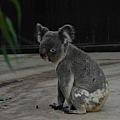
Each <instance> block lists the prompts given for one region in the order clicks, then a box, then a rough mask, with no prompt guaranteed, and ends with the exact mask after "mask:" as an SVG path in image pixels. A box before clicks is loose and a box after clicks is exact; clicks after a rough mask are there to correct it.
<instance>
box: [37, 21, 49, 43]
mask: <svg viewBox="0 0 120 120" xmlns="http://www.w3.org/2000/svg"><path fill="white" fill-rule="evenodd" d="M47 31H49V29H48V28H46V27H43V26H42V25H41V24H40V23H37V24H36V33H37V41H38V42H39V43H40V42H41V40H42V37H43V36H44V34H45V33H46V32H47Z"/></svg>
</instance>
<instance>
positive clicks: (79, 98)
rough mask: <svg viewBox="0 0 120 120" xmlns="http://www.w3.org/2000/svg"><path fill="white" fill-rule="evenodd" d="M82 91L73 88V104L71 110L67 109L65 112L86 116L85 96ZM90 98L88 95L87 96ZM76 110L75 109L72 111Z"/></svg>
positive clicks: (71, 98)
mask: <svg viewBox="0 0 120 120" xmlns="http://www.w3.org/2000/svg"><path fill="white" fill-rule="evenodd" d="M82 91H83V90H82V89H80V88H77V87H73V88H72V90H71V95H70V100H71V103H72V105H73V106H72V107H71V108H66V109H64V110H63V111H64V112H65V113H68V114H85V113H86V108H85V103H86V102H85V95H84V94H83V93H82ZM86 96H88V94H86ZM72 108H74V109H72Z"/></svg>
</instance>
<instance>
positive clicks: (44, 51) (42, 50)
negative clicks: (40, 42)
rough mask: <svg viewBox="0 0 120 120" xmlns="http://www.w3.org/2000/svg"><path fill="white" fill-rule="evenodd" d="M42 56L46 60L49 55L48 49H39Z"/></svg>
mask: <svg viewBox="0 0 120 120" xmlns="http://www.w3.org/2000/svg"><path fill="white" fill-rule="evenodd" d="M39 53H40V56H41V57H42V58H44V57H45V56H46V54H47V49H46V48H41V49H39Z"/></svg>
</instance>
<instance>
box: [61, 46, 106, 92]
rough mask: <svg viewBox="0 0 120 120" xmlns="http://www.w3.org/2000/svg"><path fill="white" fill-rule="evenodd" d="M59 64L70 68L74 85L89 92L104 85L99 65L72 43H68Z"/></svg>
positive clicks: (103, 77) (104, 79) (104, 80)
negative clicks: (64, 54) (63, 57)
mask: <svg viewBox="0 0 120 120" xmlns="http://www.w3.org/2000/svg"><path fill="white" fill-rule="evenodd" d="M61 64H65V66H66V67H69V69H71V71H72V73H73V75H74V85H75V86H78V87H80V88H83V89H86V90H87V91H89V92H90V93H92V92H94V91H96V90H98V89H100V90H102V89H103V88H105V87H106V83H107V81H106V77H105V75H104V73H103V71H102V69H101V68H100V66H99V65H98V64H97V63H96V61H95V60H93V59H92V58H91V57H90V56H89V55H87V54H86V53H85V52H83V51H82V50H80V49H78V48H77V47H75V46H74V45H72V44H69V47H68V50H67V53H66V57H65V59H64V60H63V61H62V62H61Z"/></svg>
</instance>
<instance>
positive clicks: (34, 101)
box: [0, 52, 120, 120]
mask: <svg viewBox="0 0 120 120" xmlns="http://www.w3.org/2000/svg"><path fill="white" fill-rule="evenodd" d="M89 55H90V56H92V57H93V58H94V59H95V60H96V61H97V62H98V63H99V64H100V65H101V67H102V68H103V70H104V72H105V74H106V76H107V79H108V81H109V84H110V96H109V99H108V100H107V102H106V104H105V105H104V107H103V108H102V110H101V111H99V112H89V113H87V114H85V115H73V114H64V113H63V112H62V111H55V110H53V109H51V108H50V107H49V104H51V103H53V102H56V97H57V77H56V74H55V71H54V65H53V64H52V63H48V62H44V61H43V60H42V59H41V58H40V57H39V54H27V55H26V54H24V55H17V60H16V59H15V57H14V56H13V55H10V61H11V64H12V65H13V68H14V71H10V70H9V69H8V67H7V65H6V63H5V61H4V59H3V56H2V55H0V99H1V98H4V99H5V98H7V99H6V100H4V101H0V120H73V119H74V120H96V119H97V120H119V119H120V52H115V53H114V52H113V53H111V52H110V53H89ZM36 106H38V109H36Z"/></svg>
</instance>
